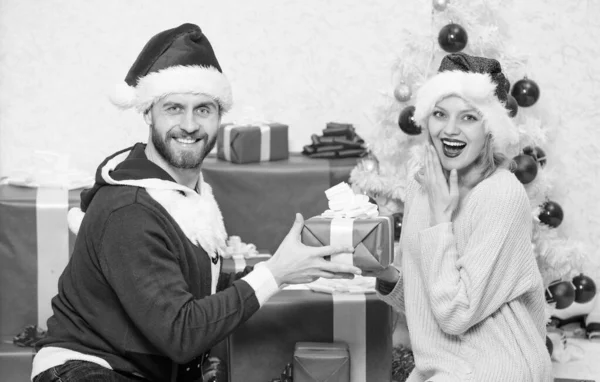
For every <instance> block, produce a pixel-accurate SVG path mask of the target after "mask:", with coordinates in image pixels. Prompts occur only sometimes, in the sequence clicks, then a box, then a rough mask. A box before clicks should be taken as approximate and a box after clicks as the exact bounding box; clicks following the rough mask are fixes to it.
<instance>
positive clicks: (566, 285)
mask: <svg viewBox="0 0 600 382" xmlns="http://www.w3.org/2000/svg"><path fill="white" fill-rule="evenodd" d="M546 300H547V301H548V302H555V303H556V309H565V308H568V307H569V306H571V304H573V302H574V301H575V288H574V287H573V284H571V283H570V282H568V281H560V282H557V283H553V284H550V286H548V291H547V293H546Z"/></svg>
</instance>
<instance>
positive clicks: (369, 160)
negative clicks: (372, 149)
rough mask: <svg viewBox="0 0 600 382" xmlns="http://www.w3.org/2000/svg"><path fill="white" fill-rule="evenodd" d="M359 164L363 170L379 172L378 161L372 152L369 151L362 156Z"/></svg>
mask: <svg viewBox="0 0 600 382" xmlns="http://www.w3.org/2000/svg"><path fill="white" fill-rule="evenodd" d="M361 164H362V168H363V170H364V171H367V172H379V161H378V160H377V157H376V156H375V155H373V154H372V153H369V154H368V155H367V156H366V157H364V158H363V159H362V161H361Z"/></svg>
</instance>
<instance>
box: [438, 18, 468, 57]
mask: <svg viewBox="0 0 600 382" xmlns="http://www.w3.org/2000/svg"><path fill="white" fill-rule="evenodd" d="M468 41H469V36H467V31H466V30H465V29H464V28H463V27H462V26H460V25H458V24H454V23H452V24H448V25H446V26H445V27H443V28H442V29H440V33H439V34H438V43H439V44H440V47H441V48H442V49H443V50H445V51H446V52H448V53H456V52H460V51H461V50H463V49H464V48H465V46H467V42H468Z"/></svg>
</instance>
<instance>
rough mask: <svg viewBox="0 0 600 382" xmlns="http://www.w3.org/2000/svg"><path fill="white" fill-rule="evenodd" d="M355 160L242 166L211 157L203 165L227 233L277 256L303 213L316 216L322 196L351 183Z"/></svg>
mask: <svg viewBox="0 0 600 382" xmlns="http://www.w3.org/2000/svg"><path fill="white" fill-rule="evenodd" d="M356 162H357V159H356V158H345V159H335V160H333V159H311V158H308V157H305V156H302V155H301V154H299V153H292V154H291V155H290V157H289V158H288V159H285V160H281V161H274V162H260V163H248V164H245V165H243V166H240V165H236V164H234V163H230V162H227V161H222V160H218V159H217V158H216V157H215V156H212V155H209V156H208V157H207V158H206V159H205V160H204V162H203V164H202V175H203V178H204V180H205V181H206V182H207V183H208V184H210V185H211V187H212V189H213V194H214V195H215V199H216V200H217V203H218V204H219V208H220V209H221V213H222V214H223V220H224V223H225V229H226V230H227V232H228V233H229V234H230V235H237V236H240V237H243V238H244V240H246V241H248V242H250V243H254V244H255V245H256V247H257V248H260V249H261V250H262V249H264V250H265V251H268V252H270V253H275V251H276V250H277V248H278V247H279V244H281V241H282V240H283V238H284V237H285V235H287V233H288V232H289V230H290V228H291V227H292V224H293V222H294V215H295V214H296V213H297V212H299V213H301V214H302V215H303V216H305V217H310V216H315V215H318V214H320V213H321V212H323V210H325V209H326V208H327V200H326V199H325V198H322V195H323V192H324V191H325V190H326V189H328V188H330V187H331V186H333V185H335V184H338V183H339V182H344V181H347V180H348V178H349V176H350V172H351V171H352V169H353V168H354V167H355V166H356Z"/></svg>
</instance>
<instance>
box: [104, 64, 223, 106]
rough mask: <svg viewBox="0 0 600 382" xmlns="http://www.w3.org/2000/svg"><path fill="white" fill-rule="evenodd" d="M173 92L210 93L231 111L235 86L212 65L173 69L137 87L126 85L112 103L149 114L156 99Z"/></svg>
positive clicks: (142, 80)
mask: <svg viewBox="0 0 600 382" xmlns="http://www.w3.org/2000/svg"><path fill="white" fill-rule="evenodd" d="M173 93H193V94H206V95H208V96H210V97H212V98H213V99H214V100H215V101H216V102H217V103H218V104H219V106H220V107H221V108H222V110H223V112H226V111H228V110H230V109H231V106H232V105H233V97H232V92H231V85H230V84H229V81H228V80H227V78H226V77H225V75H224V74H223V73H221V72H219V71H218V70H217V69H216V68H214V67H212V66H198V65H190V66H172V67H169V68H166V69H163V70H160V71H158V72H152V73H149V74H148V75H147V76H145V77H142V78H140V79H139V81H138V84H137V86H136V87H133V86H129V85H127V83H125V82H123V83H122V84H119V85H118V86H117V87H116V89H115V92H114V93H113V94H112V95H111V102H112V103H113V104H115V105H116V106H118V107H119V108H121V109H129V108H132V107H135V108H136V109H137V110H138V111H139V112H145V111H146V110H147V109H148V108H149V107H150V106H152V103H153V102H155V101H156V100H158V99H160V98H162V97H164V96H166V95H168V94H173Z"/></svg>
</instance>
